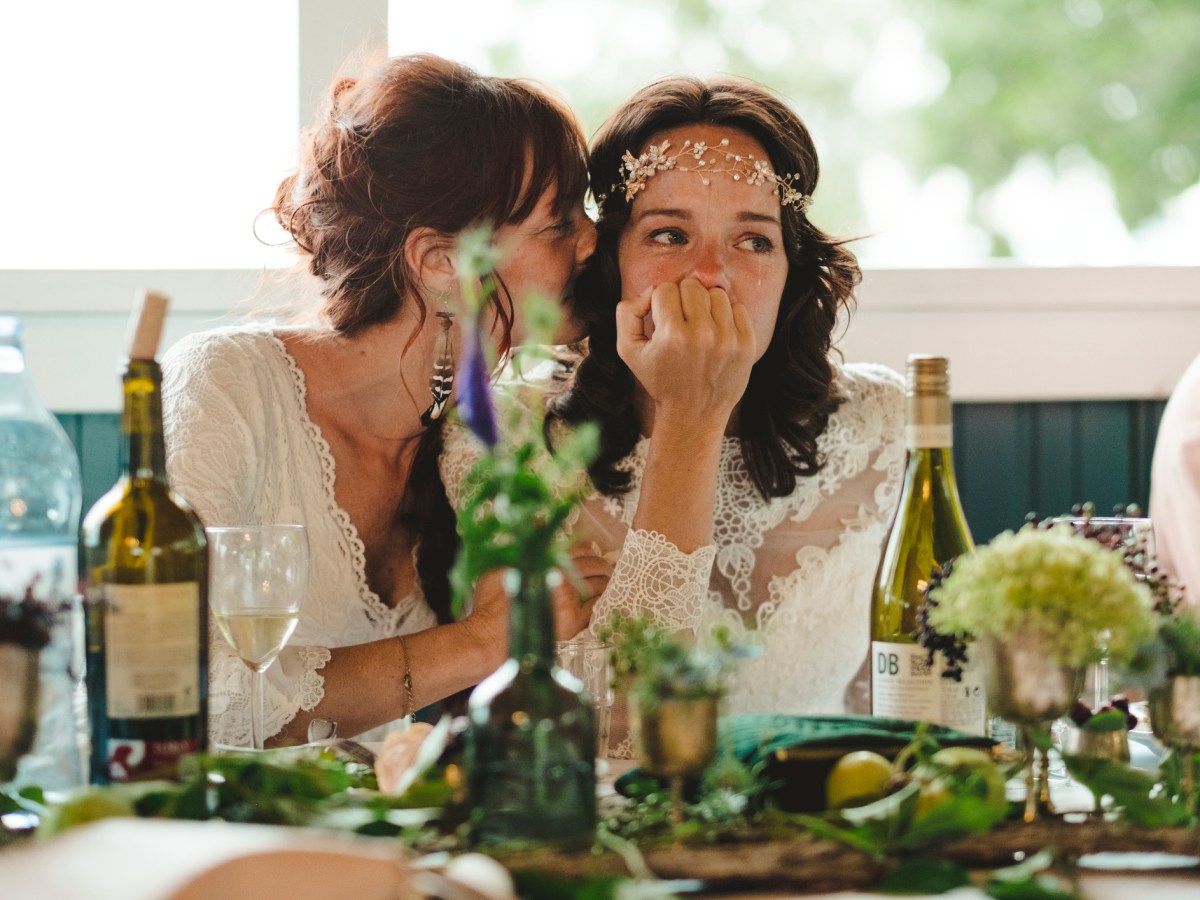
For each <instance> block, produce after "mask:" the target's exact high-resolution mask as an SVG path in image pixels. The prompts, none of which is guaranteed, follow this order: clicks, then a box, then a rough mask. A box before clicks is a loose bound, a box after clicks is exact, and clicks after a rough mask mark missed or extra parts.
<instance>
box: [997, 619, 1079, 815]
mask: <svg viewBox="0 0 1200 900" xmlns="http://www.w3.org/2000/svg"><path fill="white" fill-rule="evenodd" d="M1045 644H1046V641H1045V636H1044V635H1043V634H1041V633H1040V632H1038V631H1033V630H1024V631H1020V632H1017V633H1016V634H1014V635H1012V636H1011V637H1010V638H1009V639H1008V640H1006V641H1000V640H998V639H997V638H995V637H992V636H990V635H985V636H983V637H981V638H980V639H979V641H978V642H977V644H976V647H977V648H978V650H979V651H980V656H981V658H982V659H983V661H984V673H985V678H986V689H987V697H988V703H989V704H991V707H992V709H993V710H994V711H995V712H996V714H997V715H999V716H1000V717H1001V718H1002V719H1006V720H1008V721H1009V722H1015V723H1016V724H1017V725H1018V726H1019V727H1020V729H1021V739H1022V741H1023V742H1024V744H1025V815H1024V818H1025V821H1026V822H1033V821H1035V820H1036V819H1037V815H1038V809H1039V807H1042V808H1049V806H1050V760H1049V756H1048V755H1047V752H1046V751H1045V750H1041V751H1039V750H1038V749H1037V748H1036V747H1035V746H1034V743H1033V740H1032V736H1033V731H1034V729H1037V728H1040V726H1041V725H1042V723H1044V722H1049V721H1052V720H1053V719H1057V718H1058V717H1059V716H1062V715H1065V714H1066V712H1067V710H1069V709H1070V708H1071V704H1072V703H1073V702H1074V701H1075V698H1076V697H1077V696H1079V689H1080V685H1081V684H1082V682H1083V670H1082V669H1078V668H1075V667H1073V666H1064V665H1060V664H1058V663H1055V662H1054V661H1053V660H1052V659H1051V658H1050V655H1049V653H1048V652H1047V650H1046V646H1045ZM1039 752H1040V756H1038V754H1039ZM1038 759H1040V766H1038V765H1037V760H1038Z"/></svg>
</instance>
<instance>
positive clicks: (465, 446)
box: [438, 417, 484, 512]
mask: <svg viewBox="0 0 1200 900" xmlns="http://www.w3.org/2000/svg"><path fill="white" fill-rule="evenodd" d="M442 427H443V428H444V429H445V431H444V433H443V438H442V453H441V455H440V456H439V457H438V470H439V471H440V472H441V474H442V484H443V485H445V488H446V498H447V499H448V500H449V501H450V506H451V507H452V508H453V509H454V511H455V512H457V511H458V510H460V509H462V507H463V503H464V500H465V497H466V492H467V485H466V481H467V476H468V475H469V474H470V472H471V467H472V466H474V465H475V463H476V462H478V461H479V459H480V457H482V456H483V454H484V448H483V444H482V443H480V442H479V440H478V439H477V438H476V437H475V435H473V434H471V432H470V430H469V429H468V428H467V427H466V426H464V425H463V424H462V422H460V421H459V420H458V419H457V418H455V417H451V418H450V419H449V420H447V422H446V423H445V425H443V426H442Z"/></svg>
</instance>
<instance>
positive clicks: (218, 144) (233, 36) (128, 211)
mask: <svg viewBox="0 0 1200 900" xmlns="http://www.w3.org/2000/svg"><path fill="white" fill-rule="evenodd" d="M296 5H297V4H296V0H262V2H255V3H244V2H241V0H206V2H204V3H164V2H160V0H122V2H116V3H95V2H90V0H54V2H46V3H10V4H5V5H4V10H3V12H2V13H0V91H3V94H4V102H3V109H4V118H5V128H4V141H3V142H2V143H0V170H2V171H3V172H4V173H5V187H4V215H3V216H2V217H0V270H3V269H177V268H178V269H188V268H192V269H195V268H204V269H223V268H258V267H261V266H263V265H264V264H266V263H268V262H269V261H270V259H271V251H270V250H269V249H268V248H266V247H264V245H263V244H262V243H261V242H260V241H259V240H257V239H256V237H255V234H254V226H255V217H256V215H257V214H258V213H259V211H261V210H262V209H264V208H265V207H267V206H268V205H269V204H270V202H271V192H272V188H273V185H275V184H276V183H278V181H279V179H280V178H281V177H282V176H283V174H284V173H286V172H287V171H288V170H289V169H290V168H291V167H292V166H293V165H294V159H295V145H296V130H297V121H298V112H297V110H298V106H299V102H298V90H297V80H298V68H297V46H298V41H297V28H296Z"/></svg>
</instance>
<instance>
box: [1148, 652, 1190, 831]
mask: <svg viewBox="0 0 1200 900" xmlns="http://www.w3.org/2000/svg"><path fill="white" fill-rule="evenodd" d="M1150 727H1151V728H1153V729H1154V736H1155V737H1157V738H1158V739H1159V740H1160V741H1162V742H1163V743H1164V744H1166V745H1167V746H1168V747H1170V748H1171V749H1172V750H1174V751H1175V752H1176V753H1178V754H1179V765H1180V770H1181V775H1180V780H1181V784H1180V788H1181V792H1182V794H1183V802H1184V804H1185V806H1186V808H1187V810H1188V811H1189V812H1191V811H1192V810H1194V809H1195V803H1196V752H1197V751H1200V675H1172V676H1170V677H1168V678H1167V681H1166V684H1164V685H1162V686H1161V687H1158V688H1154V689H1152V690H1151V691H1150Z"/></svg>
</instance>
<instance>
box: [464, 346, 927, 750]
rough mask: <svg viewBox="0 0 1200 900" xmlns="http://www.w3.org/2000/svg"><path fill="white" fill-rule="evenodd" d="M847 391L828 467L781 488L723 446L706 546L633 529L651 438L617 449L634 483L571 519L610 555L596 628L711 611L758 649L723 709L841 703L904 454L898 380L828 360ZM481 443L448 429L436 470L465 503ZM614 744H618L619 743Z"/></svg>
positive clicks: (836, 707)
mask: <svg viewBox="0 0 1200 900" xmlns="http://www.w3.org/2000/svg"><path fill="white" fill-rule="evenodd" d="M836 373H837V374H836V378H837V385H838V388H839V390H840V392H841V394H842V396H843V397H845V398H846V399H845V401H844V402H843V403H842V405H841V406H840V407H839V408H838V410H837V412H835V413H834V414H833V415H832V416H831V417H830V419H829V424H828V426H827V428H826V429H825V432H824V433H823V434H822V435H821V437H820V438H819V446H820V449H821V452H822V453H823V454H824V457H825V460H826V463H825V467H824V468H823V469H822V470H821V471H820V472H819V473H818V474H817V475H816V476H815V477H811V478H801V479H799V481H798V482H797V485H796V490H795V491H793V492H792V494H791V495H790V496H787V497H777V498H774V499H772V500H770V501H764V500H763V499H762V497H761V496H760V495H759V494H758V492H757V490H756V489H755V488H754V485H753V483H752V482H751V480H750V477H749V473H748V472H747V469H746V465H745V463H744V461H743V459H742V454H741V449H740V447H739V444H738V442H737V440H736V439H734V438H726V439H725V442H724V446H723V448H722V452H721V463H720V471H719V474H718V488H717V500H716V509H715V512H714V522H713V546H710V547H703V548H701V549H699V550H697V551H695V552H694V553H691V554H685V553H683V552H682V551H680V550H679V549H678V548H677V547H676V546H675V545H674V544H672V543H670V542H669V541H668V540H666V539H665V538H664V537H663V536H662V535H659V534H656V533H653V532H647V531H639V530H634V529H632V528H631V525H632V522H633V518H634V513H635V512H636V510H637V504H638V496H639V492H640V488H641V478H642V472H643V470H644V467H645V462H646V452H647V449H648V441H647V440H645V439H643V440H642V441H640V442H639V443H638V444H637V446H635V447H634V449H633V451H632V452H631V453H630V454H629V456H628V457H626V458H625V459H624V460H623V461H622V467H623V468H625V469H627V470H628V471H629V472H631V473H632V476H633V479H632V486H633V487H632V490H630V491H629V492H628V493H626V494H623V495H620V496H618V497H606V496H603V495H601V494H599V493H595V494H593V495H592V496H591V497H590V498H589V499H588V500H587V501H585V502H584V504H583V505H582V507H581V508H580V509H579V510H578V512H577V515H576V516H575V518H574V520H573V523H572V527H573V529H574V533H575V534H576V535H577V537H578V540H579V543H580V544H581V545H582V547H584V548H587V549H590V550H591V551H592V552H596V553H599V554H601V555H606V556H608V557H609V558H610V559H612V560H613V561H614V562H615V564H616V565H615V569H614V573H613V577H612V580H611V581H610V582H609V585H608V588H607V590H606V591H605V592H604V595H603V596H602V597H601V598H600V599H599V600H598V601H597V604H596V608H595V612H594V614H593V618H592V625H593V628H594V627H596V625H597V624H598V623H601V622H604V621H605V620H606V619H607V618H608V617H609V616H611V615H612V613H614V612H615V611H617V610H624V611H626V612H628V613H634V612H638V611H645V612H648V613H650V614H652V615H654V616H655V617H656V618H657V619H658V620H659V621H661V622H665V623H669V624H670V625H671V626H672V627H674V628H677V629H684V628H688V629H695V630H696V631H697V632H703V631H704V630H705V629H706V628H709V627H711V626H712V625H713V624H716V623H718V622H719V623H724V624H725V625H726V626H728V627H729V629H730V632H731V633H732V636H733V637H734V639H735V640H741V641H744V642H746V643H750V644H755V645H758V646H759V647H761V653H760V654H759V655H757V656H754V657H751V658H750V659H747V660H743V661H742V662H741V663H740V665H739V667H738V670H737V672H736V673H735V674H734V676H733V678H732V681H731V684H730V690H729V696H728V700H727V704H726V707H725V711H726V712H727V713H729V714H739V713H754V712H777V713H802V714H821V713H825V714H837V713H842V712H845V711H846V697H847V690H848V688H849V686H850V684H851V682H852V681H853V680H854V678H855V675H856V674H857V673H858V671H859V668H860V666H861V665H862V664H863V662H864V661H865V660H866V658H867V650H868V646H869V643H870V640H869V615H870V604H871V585H872V582H873V580H874V576H875V570H876V567H877V566H878V564H879V555H880V552H881V548H882V545H883V540H884V538H885V536H886V531H887V528H888V525H889V524H890V522H891V517H892V513H893V511H894V509H895V504H896V502H897V500H898V497H899V488H900V478H901V474H902V470H903V463H904V391H903V385H902V381H901V378H900V376H899V375H897V374H896V373H895V372H893V371H892V370H891V369H888V368H886V367H883V366H875V365H859V364H855V365H846V366H839V367H837V368H836ZM478 452H479V450H478V445H477V444H476V443H475V442H474V440H473V438H472V437H471V436H470V435H469V434H467V433H465V432H464V431H463V429H462V427H461V426H457V427H453V428H450V429H449V430H448V431H447V435H446V443H445V448H444V450H443V456H442V475H443V480H444V481H445V482H446V487H447V493H448V494H449V496H450V500H451V503H453V504H454V505H455V506H456V507H457V506H459V505H461V493H462V492H461V483H462V478H463V476H464V475H465V473H466V470H467V469H468V468H469V466H470V464H471V462H472V461H473V460H474V459H475V457H476V456H477V454H478ZM619 750H620V748H618V750H617V751H615V752H619Z"/></svg>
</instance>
